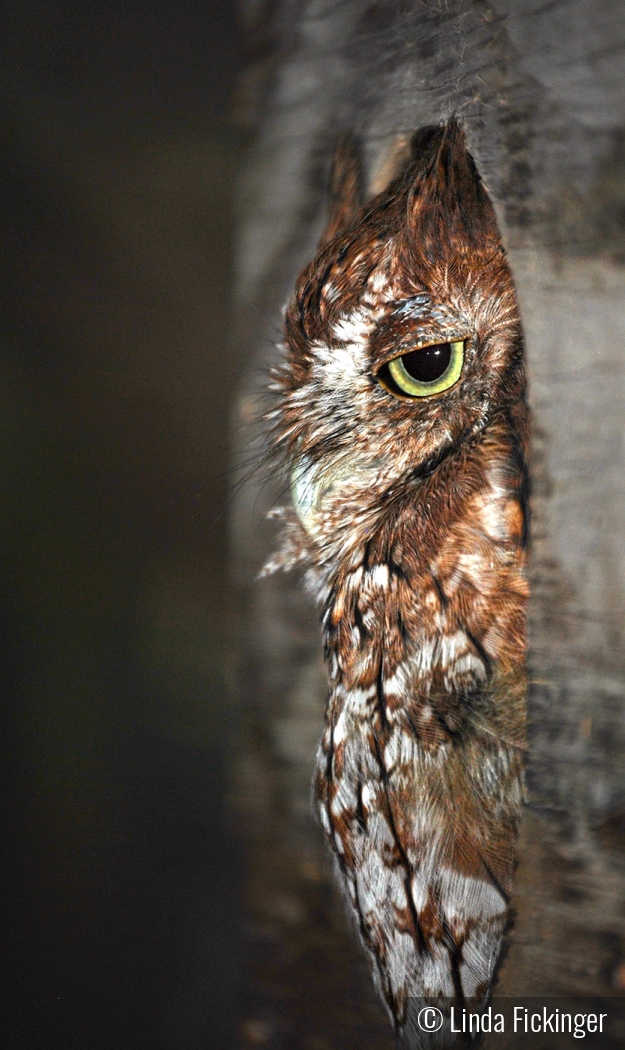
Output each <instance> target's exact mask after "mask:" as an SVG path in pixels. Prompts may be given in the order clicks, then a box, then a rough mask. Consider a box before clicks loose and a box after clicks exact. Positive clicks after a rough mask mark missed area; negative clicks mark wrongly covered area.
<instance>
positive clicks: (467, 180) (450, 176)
mask: <svg viewBox="0 0 625 1050" xmlns="http://www.w3.org/2000/svg"><path fill="white" fill-rule="evenodd" d="M411 176H412V185H411V188H410V190H409V193H408V216H407V217H408V231H409V241H410V248H411V251H412V253H413V256H416V258H415V263H416V265H417V267H418V268H420V267H419V264H421V266H425V267H426V268H427V267H428V266H431V265H432V264H435V263H437V262H441V261H449V260H450V259H451V258H454V257H457V256H458V255H467V254H472V253H477V254H489V255H490V254H492V253H493V251H495V250H496V249H497V248H498V247H499V246H500V244H501V239H500V236H499V230H498V227H497V219H496V217H495V212H494V209H493V205H492V203H491V200H490V198H489V196H488V194H487V192H486V189H485V188H484V185H483V183H482V180H481V178H480V175H479V172H478V170H477V168H476V166H475V161H474V160H473V157H472V156H471V154H470V153H469V151H468V150H467V147H466V140H465V135H464V131H463V130H462V128H461V127H460V125H459V124H458V123H457V121H456V120H453V119H452V120H450V121H449V123H448V124H446V125H443V126H439V127H428V128H423V129H422V130H421V131H419V132H417V135H416V136H415V138H414V139H413V161H412V164H411Z"/></svg>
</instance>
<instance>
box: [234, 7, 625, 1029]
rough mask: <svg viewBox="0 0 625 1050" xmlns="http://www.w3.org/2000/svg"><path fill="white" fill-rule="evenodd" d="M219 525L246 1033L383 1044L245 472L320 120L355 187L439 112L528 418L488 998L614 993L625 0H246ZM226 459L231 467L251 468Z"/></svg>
mask: <svg viewBox="0 0 625 1050" xmlns="http://www.w3.org/2000/svg"><path fill="white" fill-rule="evenodd" d="M242 13H243V18H244V21H245V23H246V29H247V33H248V43H249V60H248V66H247V72H246V75H245V77H244V80H243V82H242V85H241V90H240V97H239V114H240V118H241V120H242V121H243V122H244V123H245V124H246V126H247V129H248V134H249V146H248V151H247V158H246V162H245V165H244V170H243V176H242V180H241V185H240V191H239V209H240V227H239V229H240V234H239V237H240V240H239V250H238V274H237V277H238V289H239V290H238V334H237V339H238V343H239V346H240V348H241V349H242V351H243V355H242V357H241V358H240V359H241V360H245V361H246V362H247V368H246V373H245V375H243V376H242V378H241V389H240V397H239V402H238V410H237V412H238V415H237V418H236V420H235V429H236V432H237V435H238V437H237V441H238V448H239V458H240V461H241V464H242V465H241V477H242V478H243V479H244V480H243V482H242V484H241V486H240V487H239V488H238V490H237V497H236V500H235V503H234V514H233V529H232V532H233V549H234V554H235V557H234V564H235V575H236V583H237V587H238V591H239V597H240V606H239V608H240V616H239V643H240V650H239V651H240V660H239V685H240V693H241V698H242V702H243V705H244V710H245V712H246V716H245V725H246V732H245V739H244V740H243V741H242V743H241V751H240V761H239V771H238V778H237V784H238V803H237V804H238V806H239V812H240V814H241V819H242V822H243V826H244V828H245V836H246V840H247V844H248V856H249V861H248V889H249V896H248V904H249V913H248V919H249V922H248V927H249V943H250V965H249V975H248V981H249V987H248V994H247V995H246V1004H247V1014H246V1020H245V1022H244V1026H243V1038H244V1041H245V1042H246V1044H247V1045H253V1044H257V1045H265V1046H269V1047H274V1046H275V1047H279V1046H280V1047H282V1046H284V1047H289V1048H300V1047H301V1048H306V1050H328V1048H333V1047H337V1048H338V1047H340V1048H341V1050H349V1048H350V1047H356V1046H358V1047H359V1048H362V1050H366V1048H367V1047H374V1046H375V1047H376V1048H378V1050H382V1048H383V1047H385V1046H391V1045H392V1036H391V1033H390V1028H389V1027H388V1023H387V1021H386V1019H385V1017H384V1015H383V1013H382V1010H381V1008H380V1007H379V1006H378V1004H377V1003H376V1002H375V999H374V993H373V988H372V985H371V982H370V980H369V977H368V974H367V970H366V965H365V963H364V960H363V959H362V958H361V955H360V952H359V949H358V947H357V945H356V943H355V939H354V938H353V937H351V936H350V934H349V933H348V932H346V929H345V921H344V919H343V909H342V904H341V902H340V901H337V899H336V893H335V890H334V889H333V887H332V881H331V878H330V875H329V870H328V866H327V864H326V858H325V853H324V846H323V843H322V840H321V833H320V830H319V829H318V828H317V827H316V826H315V824H314V822H313V819H312V816H311V807H310V801H309V797H310V787H309V785H310V780H311V775H312V767H313V756H314V751H315V747H316V744H317V740H318V737H319V735H320V732H321V725H322V716H323V705H324V699H325V675H324V670H323V667H322V660H321V645H320V630H319V624H318V621H317V614H316V611H315V610H314V608H313V607H312V605H311V604H309V602H308V600H307V599H306V597H305V596H304V595H303V593H302V590H301V587H300V583H299V581H298V579H297V578H296V576H295V575H293V576H284V577H280V576H277V577H271V578H269V579H266V580H263V581H262V582H260V583H257V582H255V577H256V575H257V573H258V570H259V569H260V567H261V565H262V563H263V561H264V559H265V558H266V556H267V554H268V553H269V551H270V550H271V548H272V544H273V543H274V542H275V527H274V525H273V524H272V522H271V521H267V520H266V514H267V512H268V511H269V510H270V508H271V507H272V506H273V504H274V503H275V502H276V501H279V498H280V496H281V494H282V492H281V487H282V485H283V482H282V481H281V480H280V479H272V478H270V479H267V477H266V476H265V475H263V473H262V471H261V470H260V469H259V468H258V467H257V466H256V465H255V462H254V460H253V452H252V461H251V462H250V440H251V441H252V448H253V441H254V437H253V433H254V431H253V420H254V418H255V417H256V415H257V413H258V411H259V408H260V407H261V406H262V400H263V390H264V386H265V377H266V369H267V367H268V366H269V365H270V363H271V362H272V361H273V360H275V354H276V351H275V348H274V344H275V342H276V341H277V340H279V338H280V329H281V313H280V309H281V306H282V303H283V302H284V300H285V299H286V297H287V295H288V294H289V293H290V291H291V288H292V285H293V282H294V278H295V276H296V274H297V272H298V270H299V269H300V267H301V266H302V264H303V263H305V262H306V261H307V260H308V259H309V258H311V257H312V254H313V252H314V249H315V245H316V244H317V242H318V239H319V236H320V233H321V230H322V228H323V224H324V220H325V215H326V204H327V194H328V183H329V167H330V161H331V156H332V152H333V147H334V144H335V142H336V139H337V137H338V135H339V134H340V133H342V132H345V131H347V132H350V133H352V134H355V135H357V136H358V137H359V138H360V139H361V140H362V142H363V144H364V148H365V155H366V167H367V171H366V183H367V187H368V191H369V192H374V191H376V190H378V189H380V188H381V187H382V186H383V185H384V183H385V182H386V180H387V179H388V177H389V175H390V174H392V168H393V158H394V157H395V156H396V155H397V153H398V151H401V148H402V144H403V143H405V142H406V141H407V140H408V139H409V137H410V136H411V134H412V133H413V132H414V131H415V130H416V129H417V128H419V127H421V126H423V125H425V124H431V123H435V122H437V121H440V120H444V119H447V118H448V117H449V116H450V115H451V114H453V113H455V114H456V115H457V116H458V118H459V119H460V120H461V121H462V124H463V125H464V127H465V129H466V133H467V140H468V146H469V149H470V150H471V152H472V154H473V155H474V157H475V159H476V162H477V164H478V168H479V170H480V172H481V174H482V177H483V178H484V180H485V183H486V185H487V187H488V190H489V193H490V194H491V196H492V199H493V201H494V204H495V208H496V211H497V217H498V220H499V224H500V227H501V229H502V231H503V236H504V241H505V244H506V248H507V251H508V254H509V259H510V262H511V266H512V270H513V274H514V279H515V282H516V286H517V293H518V297H519V303H520V309H521V317H522V321H523V325H524V330H525V337H526V343H527V361H528V367H529V376H530V404H531V409H532V416H533V439H532V440H533V451H532V483H533V498H532V501H533V504H532V513H533V524H532V543H533V547H532V573H531V580H532V590H531V599H530V677H531V688H530V697H529V707H530V758H529V769H528V779H529V788H530V805H529V807H528V809H527V811H526V816H525V819H524V826H523V830H522V843H521V853H520V864H519V869H518V871H517V876H516V890H515V897H516V900H515V906H516V911H517V921H516V927H515V931H514V934H513V938H512V944H511V949H510V952H509V954H508V957H507V960H506V962H505V965H504V967H503V970H502V973H501V979H500V989H499V990H500V991H507V992H509V993H514V994H524V993H525V994H581V993H584V994H597V995H618V994H619V993H622V992H623V991H624V990H625V777H624V776H623V758H622V755H623V753H624V744H625V703H624V701H625V675H624V673H623V672H624V670H625V638H624V631H625V442H624V438H623V424H622V419H623V415H624V411H625V351H624V344H625V176H624V174H623V172H624V170H625V168H624V165H623V161H624V160H625V13H624V12H623V8H622V4H621V3H620V2H619V0H566V2H552V3H545V2H544V0H540V2H539V0H514V2H513V0H484V2H470V0H458V2H454V0H450V2H443V0H377V2H373V3H368V2H365V0H283V2H282V3H276V2H275V0H267V2H265V3H262V2H260V0H247V2H246V3H244V5H243V11H242ZM244 464H245V465H244Z"/></svg>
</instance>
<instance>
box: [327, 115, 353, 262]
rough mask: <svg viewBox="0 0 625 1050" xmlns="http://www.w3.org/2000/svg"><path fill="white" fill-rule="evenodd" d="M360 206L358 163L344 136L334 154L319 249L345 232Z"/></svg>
mask: <svg viewBox="0 0 625 1050" xmlns="http://www.w3.org/2000/svg"><path fill="white" fill-rule="evenodd" d="M361 205H362V160H361V155H360V149H359V145H358V143H357V141H356V139H355V138H354V137H353V135H350V134H348V133H344V134H343V135H341V137H340V138H339V140H338V142H337V144H336V149H335V151H334V160H333V162H332V176H331V179H330V207H329V212H328V219H327V222H326V226H325V229H324V231H323V234H322V236H321V240H320V241H319V247H320V248H322V247H323V245H324V244H327V243H328V241H331V240H333V239H334V238H335V237H337V236H338V235H339V234H340V233H342V232H343V230H345V229H346V228H347V227H348V226H349V224H350V222H351V221H352V219H353V218H354V216H355V215H356V213H357V212H358V210H359V209H360V207H361Z"/></svg>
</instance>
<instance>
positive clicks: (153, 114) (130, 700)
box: [0, 0, 242, 1050]
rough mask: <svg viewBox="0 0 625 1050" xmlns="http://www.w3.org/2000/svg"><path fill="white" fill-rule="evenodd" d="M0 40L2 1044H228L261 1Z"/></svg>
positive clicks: (56, 15)
mask: <svg viewBox="0 0 625 1050" xmlns="http://www.w3.org/2000/svg"><path fill="white" fill-rule="evenodd" d="M0 38H1V40H2V45H1V47H2V54H1V55H0V96H1V97H0V123H1V129H2V131H1V134H2V150H1V157H0V165H1V166H0V216H1V223H2V228H3V235H2V242H3V250H2V253H1V259H2V261H1V263H0V266H1V281H0V299H1V304H2V308H1V312H0V316H1V328H0V340H1V344H2V345H1V349H0V431H1V436H0V507H1V511H0V552H1V553H0V587H1V594H0V689H1V692H2V726H1V736H0V748H1V751H2V778H3V789H2V797H3V811H2V839H3V841H2V860H1V861H0V864H1V872H0V876H1V878H0V882H1V885H2V897H3V906H2V915H3V919H2V962H3V972H2V975H1V977H0V1001H1V1003H2V1015H3V1020H2V1022H1V1023H0V1043H1V1045H2V1046H3V1047H4V1048H6V1050H27V1048H30V1047H33V1048H35V1047H36V1048H37V1050H48V1048H50V1050H51V1048H56V1047H59V1048H61V1047H62V1048H63V1050H71V1048H73V1047H76V1048H80V1050H85V1048H89V1050H99V1048H109V1047H110V1048H111V1050H112V1048H115V1050H123V1048H126V1047H127V1048H132V1050H140V1048H142V1047H146V1048H148V1047H149V1048H151V1050H152V1048H157V1047H159V1048H160V1047H163V1048H174V1047H175V1048H176V1050H194V1048H200V1047H201V1048H206V1047H212V1046H216V1047H217V1046H219V1047H226V1046H228V1045H229V1043H230V1042H231V1040H232V1038H233V1031H234V1025H233V1023H232V1018H233V1016H235V1015H236V1012H237V992H236V986H237V979H238V973H239V971H240V967H241V948H240V941H239V937H238V934H237V921H238V918H239V915H240V896H241V887H242V876H241V868H242V857H241V853H240V849H239V847H238V846H237V841H236V828H235V827H234V826H233V825H234V823H235V822H234V821H233V819H232V817H231V816H230V812H231V810H230V809H229V806H228V795H229V790H230V789H229V780H228V758H229V751H230V749H231V747H232V746H233V735H234V733H235V732H236V724H237V717H236V705H235V704H234V702H233V700H232V697H231V691H229V685H228V683H229V667H230V663H231V660H230V657H229V649H228V631H227V628H226V624H227V612H228V579H227V574H226V570H225V562H226V523H227V508H228V495H227V486H226V470H227V465H228V437H227V430H228V425H229V419H228V413H229V403H230V398H231V394H232V391H233V387H234V385H235V384H236V377H237V369H236V367H235V361H234V360H233V355H232V353H231V352H230V350H229V346H228V331H227V329H228V310H229V289H230V272H231V213H232V208H231V192H232V183H233V176H234V171H235V165H236V158H237V151H238V149H239V137H238V133H236V132H235V131H234V130H233V128H232V124H231V120H230V116H229V113H230V96H231V93H232V90H233V85H234V83H235V79H236V71H237V64H238V52H239V43H238V30H237V26H236V22H235V11H234V5H233V4H232V3H228V2H225V0H178V2H177V3H175V4H174V3H171V2H165V0H150V2H148V0H139V2H136V0H135V2H133V3H130V4H124V3H121V2H120V0H113V2H108V3H106V4H101V5H93V6H90V5H87V4H86V3H84V2H81V0H74V2H71V0H69V2H63V0H51V2H48V3H45V2H44V0H30V2H29V0H18V2H16V3H13V4H11V5H4V12H3V28H2V32H1V34H0Z"/></svg>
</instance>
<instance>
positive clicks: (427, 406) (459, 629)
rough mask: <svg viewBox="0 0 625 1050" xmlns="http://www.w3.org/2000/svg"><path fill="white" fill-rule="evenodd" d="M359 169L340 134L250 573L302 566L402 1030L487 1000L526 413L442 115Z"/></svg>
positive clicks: (495, 948)
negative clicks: (274, 483) (273, 513)
mask: <svg viewBox="0 0 625 1050" xmlns="http://www.w3.org/2000/svg"><path fill="white" fill-rule="evenodd" d="M360 181H361V180H360V173H359V164H358V159H357V150H356V148H355V146H354V145H353V144H351V145H350V144H349V142H347V141H346V140H344V141H343V142H342V144H341V146H340V147H339V149H338V150H337V154H336V157H335V163H334V172H333V181H332V203H331V209H330V216H329V219H328V223H327V227H326V230H325V233H324V235H323V238H322V241H321V245H320V247H319V250H318V253H317V255H316V256H315V258H314V259H313V261H312V263H311V264H310V265H309V266H307V267H306V268H305V269H304V270H303V272H302V273H301V275H300V277H299V279H298V281H297V285H296V289H295V293H294V295H293V298H292V299H291V301H290V303H289V305H288V308H287V311H286V319H285V342H284V353H283V357H282V360H281V363H280V364H279V365H278V366H277V368H276V369H275V370H274V375H273V381H272V386H273V390H274V392H275V393H276V395H277V401H276V406H275V409H274V410H273V412H272V413H270V418H271V442H272V446H273V449H274V452H275V453H276V454H277V455H278V456H279V458H280V460H281V462H282V464H283V466H284V467H285V468H286V470H287V471H288V473H289V475H290V477H291V495H292V504H293V506H292V508H284V509H283V510H282V512H281V513H282V515H283V517H284V527H283V533H282V540H281V546H280V549H279V552H278V553H277V554H276V556H275V557H273V558H272V560H271V561H270V562H269V564H268V565H267V566H266V570H265V571H267V572H270V571H274V570H276V569H278V568H284V569H288V568H292V567H294V566H301V567H302V568H303V569H304V578H305V583H306V586H307V588H308V589H309V591H310V592H311V593H312V594H313V595H314V596H315V598H316V599H317V601H318V602H319V604H320V607H321V610H322V616H321V619H322V629H323V643H324V652H325V658H326V662H327V667H328V678H329V693H328V700H327V708H326V719H325V729H324V732H323V737H322V740H321V744H320V748H319V753H318V758H317V769H316V777H315V796H316V804H317V807H318V812H319V815H320V818H321V821H322V824H323V827H324V829H325V832H326V834H327V838H328V841H329V843H330V846H331V848H332V851H333V853H334V856H335V858H336V864H337V868H338V871H339V873H340V879H341V881H342V884H343V886H344V888H345V890H346V893H347V896H348V898H349V901H350V902H351V905H352V909H353V913H354V915H355V918H356V922H357V926H358V929H359V931H360V935H361V938H362V941H363V944H364V946H365V948H366V949H367V951H368V953H369V955H370V957H371V960H372V964H373V971H374V977H375V979H376V982H377V985H378V987H379V990H380V991H381V993H382V996H383V997H384V1000H385V1002H386V1004H387V1006H388V1009H389V1011H390V1014H391V1016H392V1018H393V1021H394V1023H395V1025H396V1028H397V1029H398V1030H399V1031H404V1032H405V1031H406V1030H407V1029H410V1028H411V1027H413V1022H414V1016H415V1014H414V1010H415V1005H416V1006H420V1005H422V1004H423V1002H429V1003H432V1002H435V1003H439V1004H441V1005H445V1004H447V1005H449V1004H450V1003H455V1004H458V1005H460V1006H465V1005H473V1006H474V1007H475V1006H476V1005H477V1006H478V1007H479V1006H483V1005H485V1003H486V1001H487V998H488V994H489V990H490V988H491V986H492V981H493V978H494V974H495V971H496V967H497V963H498V959H499V957H500V953H501V947H502V941H503V937H504V932H505V929H506V926H507V923H508V921H509V910H510V909H509V901H510V893H511V888H512V878H513V869H514V863H515V843H516V837H517V830H518V825H519V821H520V815H521V807H522V803H523V797H524V787H523V766H524V751H525V747H526V743H525V739H526V725H525V723H526V677H525V619H526V601H527V583H526V560H527V536H528V506H527V498H528V483H527V468H526V455H527V442H528V414H527V408H526V402H525V375H524V362H523V342H522V332H521V325H520V319H519V312H518V308H517V303H516V298H515V292H514V286H513V282H512V277H511V274H510V270H509V267H508V264H507V261H506V256H505V251H504V248H503V245H502V242H501V238H500V235H499V231H498V227H497V222H496V218H495V213H494V210H493V207H492V204H491V202H490V199H489V197H488V194H487V192H486V189H485V188H484V185H483V183H482V181H481V179H480V176H479V174H478V172H477V169H476V166H475V163H474V161H473V159H472V157H471V155H470V154H469V152H468V151H467V148H466V144H465V137H464V133H463V131H462V129H461V127H460V126H459V124H458V123H457V122H456V121H453V120H452V121H450V122H449V123H447V124H445V125H442V126H436V127H427V128H424V129H422V130H421V131H420V132H419V133H418V134H417V135H416V136H415V138H414V140H413V144H412V154H411V156H410V158H409V160H408V161H407V163H406V164H405V166H404V170H403V171H402V172H401V173H400V174H399V175H398V176H397V177H396V178H395V180H394V181H393V182H392V183H391V184H390V185H389V186H388V188H387V189H386V190H385V191H384V192H382V193H380V194H379V195H378V196H376V197H375V198H374V199H373V200H371V201H369V202H368V203H364V204H363V203H362V202H361V200H360V189H359V186H360ZM415 1030H416V1029H415ZM413 1038H414V1040H415V1041H416V1043H418V1044H419V1045H428V1046H430V1045H433V1044H432V1043H431V1042H428V1038H429V1037H425V1036H423V1037H419V1036H414V1037H413ZM420 1039H422V1040H423V1042H422V1044H421V1043H420V1042H419V1040H420ZM448 1039H449V1029H448V1025H446V1026H445V1028H444V1029H443V1030H442V1032H440V1033H439V1034H438V1036H437V1037H436V1041H437V1042H438V1043H439V1044H440V1045H446V1040H448Z"/></svg>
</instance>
